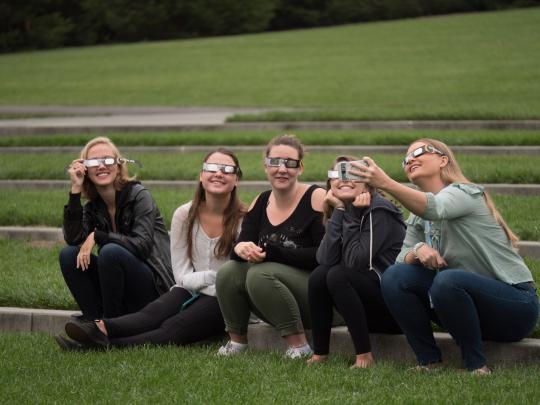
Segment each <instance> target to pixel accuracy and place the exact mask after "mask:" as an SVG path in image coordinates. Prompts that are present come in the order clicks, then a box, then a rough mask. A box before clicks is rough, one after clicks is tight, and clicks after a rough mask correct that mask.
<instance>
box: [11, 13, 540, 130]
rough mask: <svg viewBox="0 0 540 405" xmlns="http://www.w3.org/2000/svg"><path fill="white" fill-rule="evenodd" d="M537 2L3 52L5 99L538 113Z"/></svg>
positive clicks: (416, 113) (396, 112) (370, 112)
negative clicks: (347, 23)
mask: <svg viewBox="0 0 540 405" xmlns="http://www.w3.org/2000/svg"><path fill="white" fill-rule="evenodd" d="M539 25H540V9H523V10H512V11H505V12H496V13H479V14H465V15H453V16H445V17H435V18H422V19H411V20H401V21H392V22H380V23H370V24H357V25H350V26H341V27H336V28H323V29H312V30H299V31H291V32H282V33H269V34H259V35H244V36H236V37H220V38H211V39H198V40H186V41H170V42H155V43H146V44H132V45H117V46H100V47H89V48H81V49H62V50H56V51H48V52H33V53H21V54H12V55H2V56H0V103H1V104H66V105H177V106H181V105H186V106H193V105H200V106H204V105H222V106H300V107H324V108H337V109H351V108H352V109H354V110H355V111H356V112H357V113H358V114H359V115H363V116H365V117H369V118H372V119H375V118H381V117H386V118H398V117H406V118H428V117H438V118H463V117H476V118H488V117H494V118H503V117H507V118H518V117H520V118H524V117H540V98H539V97H538V94H540V80H538V79H539V78H540V69H539V67H540V66H539V58H538V55H539V54H540V30H539V29H538V26H539Z"/></svg>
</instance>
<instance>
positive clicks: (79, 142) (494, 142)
mask: <svg viewBox="0 0 540 405" xmlns="http://www.w3.org/2000/svg"><path fill="white" fill-rule="evenodd" d="M295 134H296V136H298V138H299V139H300V140H301V141H302V142H303V143H304V144H305V145H308V149H309V145H409V144H410V143H412V142H413V141H414V140H416V139H418V138H421V137H428V138H435V139H439V140H441V141H443V142H445V143H447V144H448V145H456V146H457V145H489V146H511V145H514V146H520V145H521V146H522V145H540V131H511V130H508V131H498V130H478V131H476V130H463V131H456V130H415V131H412V130H392V131H379V130H367V131H349V130H343V131H341V130H339V131H295ZM275 135H278V133H276V131H252V130H237V131H212V132H204V131H189V132H148V133H146V132H132V133H125V132H124V133H108V134H107V136H108V137H109V138H111V139H112V140H113V142H115V143H116V145H117V146H118V147H119V148H120V149H122V147H123V146H169V145H174V146H182V145H216V146H222V145H231V146H233V145H261V151H262V150H263V145H266V144H267V143H268V141H269V140H270V139H271V138H272V137H274V136H275ZM94 137H95V135H91V134H88V135H82V134H69V133H68V134H54V135H13V136H0V146H81V147H82V146H83V145H84V144H86V142H88V141H89V140H90V139H92V138H94Z"/></svg>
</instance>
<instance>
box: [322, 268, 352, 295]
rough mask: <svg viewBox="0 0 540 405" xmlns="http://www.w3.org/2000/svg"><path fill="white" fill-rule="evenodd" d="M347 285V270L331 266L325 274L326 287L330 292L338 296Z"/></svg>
mask: <svg viewBox="0 0 540 405" xmlns="http://www.w3.org/2000/svg"><path fill="white" fill-rule="evenodd" d="M347 284H350V282H349V279H348V277H347V269H345V268H343V267H341V266H333V267H331V268H330V269H329V270H328V273H327V274H326V285H327V286H328V290H329V291H330V292H332V291H335V292H336V293H337V294H339V293H340V291H342V290H343V287H344V286H346V285H347Z"/></svg>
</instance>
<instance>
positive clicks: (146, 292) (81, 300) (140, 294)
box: [60, 243, 159, 320]
mask: <svg viewBox="0 0 540 405" xmlns="http://www.w3.org/2000/svg"><path fill="white" fill-rule="evenodd" d="M79 249H80V248H79V246H66V247H65V248H64V249H62V251H61V252H60V268H61V270H62V275H63V276H64V280H65V282H66V284H67V286H68V288H69V290H70V291H71V294H72V295H73V298H75V301H76V302H77V304H78V305H79V308H80V309H81V311H82V313H83V316H84V317H85V318H86V319H89V320H93V319H101V318H103V317H107V318H114V317H117V316H120V315H124V314H127V313H132V312H137V311H139V310H140V309H142V308H143V307H144V306H145V305H146V304H148V303H150V302H152V301H153V300H155V299H156V298H157V297H159V294H158V292H157V289H156V286H155V284H154V277H153V275H152V270H151V269H150V267H148V265H146V263H144V262H142V261H141V260H140V259H139V258H137V257H136V256H135V255H134V254H133V253H131V252H130V251H129V250H127V249H125V248H124V247H122V246H120V245H117V244H115V243H108V244H106V245H104V246H103V247H102V248H101V250H100V251H99V255H98V256H95V255H91V257H90V266H89V268H88V269H87V270H86V271H82V270H81V269H78V268H77V267H76V266H77V255H78V254H79Z"/></svg>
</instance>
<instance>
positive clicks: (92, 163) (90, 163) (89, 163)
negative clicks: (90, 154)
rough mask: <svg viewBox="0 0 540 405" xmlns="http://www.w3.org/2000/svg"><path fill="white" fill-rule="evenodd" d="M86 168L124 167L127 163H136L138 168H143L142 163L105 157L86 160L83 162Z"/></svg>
mask: <svg viewBox="0 0 540 405" xmlns="http://www.w3.org/2000/svg"><path fill="white" fill-rule="evenodd" d="M82 163H83V164H84V165H85V166H86V167H98V166H99V165H101V164H103V165H105V166H112V165H115V164H119V165H123V164H125V163H135V164H136V165H137V166H139V167H142V164H141V162H139V161H137V160H134V159H126V158H123V157H118V158H113V157H104V158H94V159H86V160H83V162H82Z"/></svg>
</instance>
